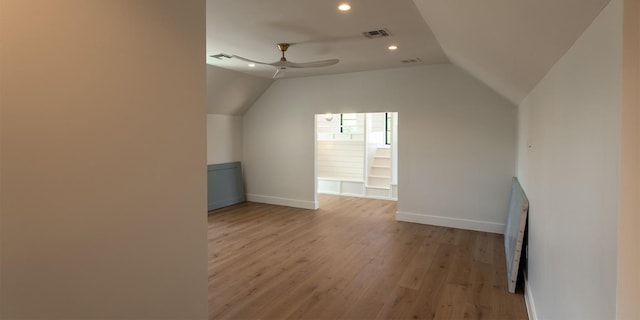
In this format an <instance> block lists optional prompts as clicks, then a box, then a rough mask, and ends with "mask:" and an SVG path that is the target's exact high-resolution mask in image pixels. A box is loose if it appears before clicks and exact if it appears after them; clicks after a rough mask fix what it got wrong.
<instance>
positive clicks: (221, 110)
mask: <svg viewBox="0 0 640 320" xmlns="http://www.w3.org/2000/svg"><path fill="white" fill-rule="evenodd" d="M272 82H273V79H266V78H260V77H256V76H252V75H248V74H245V73H242V72H237V71H233V70H228V69H223V68H218V67H215V66H212V65H207V113H210V114H226V115H238V116H239V115H242V114H243V113H244V112H245V111H246V110H247V109H249V108H250V107H251V105H252V104H253V103H254V102H255V101H256V99H258V97H260V95H261V94H262V93H263V92H264V91H265V90H267V88H268V87H269V86H270V85H271V83H272Z"/></svg>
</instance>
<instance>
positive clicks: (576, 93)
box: [518, 0, 622, 320]
mask: <svg viewBox="0 0 640 320" xmlns="http://www.w3.org/2000/svg"><path fill="white" fill-rule="evenodd" d="M621 4H622V1H621V0H613V1H612V2H611V3H610V4H609V5H608V6H607V7H606V8H605V9H604V11H603V12H602V13H601V14H600V15H599V16H598V17H597V18H596V20H595V21H594V22H593V23H592V25H591V26H589V27H588V28H587V30H586V31H585V32H584V34H583V35H582V36H581V37H580V38H579V39H578V40H577V41H576V43H575V44H574V45H573V47H572V48H571V49H570V50H569V51H568V52H567V53H566V54H565V55H564V56H563V57H562V58H561V59H560V60H559V61H558V62H557V63H556V64H555V65H554V66H553V68H552V69H551V70H550V71H549V73H548V74H547V75H546V76H545V77H544V78H543V80H542V81H541V82H540V83H539V84H538V85H537V86H536V87H535V89H534V90H533V91H532V92H531V93H530V94H529V95H528V96H527V97H526V98H525V100H524V101H523V102H522V104H521V105H520V107H519V112H520V117H519V119H520V130H519V146H520V147H519V156H518V159H519V160H518V163H519V165H518V176H519V177H520V180H521V182H522V185H523V187H524V190H525V192H526V193H527V196H528V197H529V200H530V204H531V206H530V208H531V209H530V214H529V223H530V225H529V264H528V275H529V288H528V291H529V293H530V296H529V297H530V298H532V301H533V305H534V306H535V309H534V310H535V313H536V314H537V318H538V319H545V320H546V319H549V320H551V319H594V320H595V319H614V318H615V308H616V252H617V246H616V241H617V221H618V220H617V219H618V209H619V207H618V196H619V192H618V190H619V187H618V186H619V169H620V168H619V162H620V108H621V77H622V70H621V66H622V64H621V58H622V51H621V46H622V41H621V33H622V6H621ZM529 145H530V146H531V147H528V146H529Z"/></svg>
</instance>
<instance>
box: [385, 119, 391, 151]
mask: <svg viewBox="0 0 640 320" xmlns="http://www.w3.org/2000/svg"><path fill="white" fill-rule="evenodd" d="M384 132H385V136H384V143H385V144H386V145H391V113H390V112H385V113H384Z"/></svg>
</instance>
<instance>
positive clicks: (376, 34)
mask: <svg viewBox="0 0 640 320" xmlns="http://www.w3.org/2000/svg"><path fill="white" fill-rule="evenodd" d="M362 35H363V36H365V37H366V38H369V39H376V38H384V37H388V36H390V35H391V34H390V33H389V30H387V29H379V30H371V31H365V32H363V33H362Z"/></svg>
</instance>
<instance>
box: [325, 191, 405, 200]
mask: <svg viewBox="0 0 640 320" xmlns="http://www.w3.org/2000/svg"><path fill="white" fill-rule="evenodd" d="M318 193H319V194H330V195H332V196H343V197H351V198H363V199H375V200H389V201H398V198H387V197H377V196H368V195H365V194H356V193H339V192H331V191H322V192H318Z"/></svg>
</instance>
